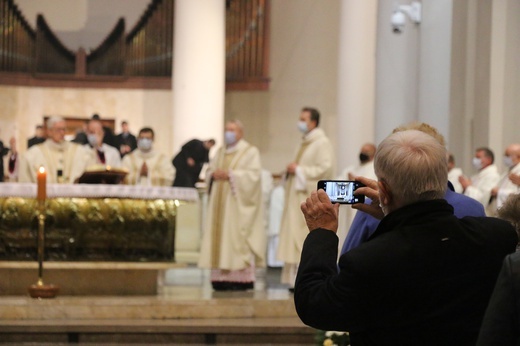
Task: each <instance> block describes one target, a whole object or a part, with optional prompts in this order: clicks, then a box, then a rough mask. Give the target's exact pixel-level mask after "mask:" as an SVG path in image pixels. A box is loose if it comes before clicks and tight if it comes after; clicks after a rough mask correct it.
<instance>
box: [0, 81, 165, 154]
mask: <svg viewBox="0 0 520 346" xmlns="http://www.w3.org/2000/svg"><path fill="white" fill-rule="evenodd" d="M0 104H2V107H0V119H1V121H0V129H1V130H2V132H1V133H0V138H1V139H2V140H3V141H4V143H5V142H7V141H8V140H9V138H10V137H11V136H13V135H14V136H15V137H16V138H17V140H18V143H19V144H18V147H19V150H20V152H24V151H25V149H26V145H27V142H26V140H27V138H28V137H31V136H32V135H33V133H34V127H35V125H36V124H41V123H42V121H43V117H44V116H47V115H48V116H63V117H78V118H85V119H88V118H90V117H91V116H92V114H94V113H98V114H99V115H100V117H101V118H107V119H114V120H115V123H116V133H118V132H120V130H121V128H120V122H121V121H122V120H127V121H128V122H129V124H130V128H131V130H132V132H134V133H137V131H138V130H139V129H140V128H141V127H143V126H150V127H152V128H153V129H154V130H155V131H156V147H157V149H159V150H161V151H163V152H165V153H169V154H172V152H171V151H172V150H171V149H170V148H171V136H170V132H171V126H170V125H169V124H170V123H171V121H170V118H171V92H169V91H159V90H152V91H148V90H128V89H121V90H116V89H80V88H70V89H63V88H31V87H12V86H0Z"/></svg>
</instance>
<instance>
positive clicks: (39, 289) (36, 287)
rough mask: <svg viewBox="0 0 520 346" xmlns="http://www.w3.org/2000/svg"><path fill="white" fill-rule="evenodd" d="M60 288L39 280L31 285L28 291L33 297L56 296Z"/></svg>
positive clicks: (45, 297)
mask: <svg viewBox="0 0 520 346" xmlns="http://www.w3.org/2000/svg"><path fill="white" fill-rule="evenodd" d="M59 290H60V288H59V286H56V285H53V284H44V283H43V282H38V283H36V284H33V285H31V286H29V288H28V291H29V295H30V296H31V298H44V299H47V298H56V296H57V295H58V292H59Z"/></svg>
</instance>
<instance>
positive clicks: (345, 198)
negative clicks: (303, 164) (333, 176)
mask: <svg viewBox="0 0 520 346" xmlns="http://www.w3.org/2000/svg"><path fill="white" fill-rule="evenodd" d="M361 186H364V185H363V184H361V183H360V182H358V181H352V180H320V181H318V189H323V190H325V192H326V193H327V195H328V196H329V198H330V201H331V202H332V203H341V204H354V203H364V202H365V196H363V195H354V191H356V189H357V188H358V187H361Z"/></svg>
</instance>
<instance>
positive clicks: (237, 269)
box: [199, 120, 267, 290]
mask: <svg viewBox="0 0 520 346" xmlns="http://www.w3.org/2000/svg"><path fill="white" fill-rule="evenodd" d="M225 130H226V132H225V142H226V146H225V147H224V148H219V150H218V152H217V154H216V155H215V157H214V158H213V159H212V160H211V161H210V163H209V167H208V170H207V172H206V181H207V182H208V186H209V198H208V208H207V217H206V219H205V220H204V225H203V227H204V234H203V237H202V244H201V251H200V258H199V267H201V268H207V269H212V271H211V283H212V286H213V288H214V289H215V290H246V289H252V288H254V282H255V267H265V257H266V243H267V235H266V231H265V227H264V205H263V196H262V166H261V162H260V153H259V151H258V149H257V148H256V147H255V146H253V145H251V144H250V143H248V142H246V141H245V140H244V139H243V126H242V124H241V123H240V122H239V121H238V120H233V121H229V122H227V123H226V126H225Z"/></svg>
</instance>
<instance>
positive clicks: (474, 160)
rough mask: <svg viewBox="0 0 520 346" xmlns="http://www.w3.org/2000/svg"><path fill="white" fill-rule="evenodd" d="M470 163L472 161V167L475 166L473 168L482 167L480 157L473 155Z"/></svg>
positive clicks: (478, 168)
mask: <svg viewBox="0 0 520 346" xmlns="http://www.w3.org/2000/svg"><path fill="white" fill-rule="evenodd" d="M472 163H473V167H475V169H477V170H480V169H481V168H482V161H480V159H479V158H478V157H474V158H473V162H472Z"/></svg>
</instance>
